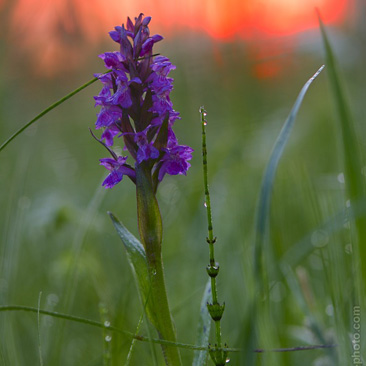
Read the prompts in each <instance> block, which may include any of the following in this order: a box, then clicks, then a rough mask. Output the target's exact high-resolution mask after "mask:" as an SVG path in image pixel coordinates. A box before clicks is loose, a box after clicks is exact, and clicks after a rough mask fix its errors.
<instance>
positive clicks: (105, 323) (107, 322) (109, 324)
mask: <svg viewBox="0 0 366 366" xmlns="http://www.w3.org/2000/svg"><path fill="white" fill-rule="evenodd" d="M104 326H105V327H106V328H108V327H110V326H111V323H110V322H109V321H108V320H106V321H105V322H104Z"/></svg>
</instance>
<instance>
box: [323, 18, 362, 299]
mask: <svg viewBox="0 0 366 366" xmlns="http://www.w3.org/2000/svg"><path fill="white" fill-rule="evenodd" d="M318 18H319V25H320V30H321V34H322V38H323V44H324V49H325V56H326V62H327V65H328V67H327V69H328V76H329V81H330V85H331V89H332V92H333V96H334V101H335V108H336V111H337V115H338V119H339V122H340V127H341V132H342V136H341V138H342V145H343V156H344V177H345V184H346V189H347V195H348V197H347V198H349V199H350V201H351V207H352V208H353V207H354V205H355V204H357V203H358V202H360V201H361V200H363V199H364V198H365V196H366V195H365V179H364V178H363V176H362V163H361V154H360V143H359V141H358V139H357V133H356V130H355V124H354V121H353V118H352V115H351V112H350V109H349V106H348V103H347V101H346V97H345V93H344V87H343V86H342V83H341V80H340V76H339V72H338V70H337V65H336V60H335V58H334V55H333V51H332V48H331V45H330V43H329V40H328V37H327V34H326V31H325V27H324V24H323V22H322V20H321V17H320V14H319V12H318ZM355 226H356V231H357V236H358V238H357V239H358V242H357V241H354V243H352V244H354V245H353V246H354V248H353V250H354V252H355V253H357V254H356V255H355V256H354V257H355V258H358V260H359V263H357V264H355V268H360V267H361V271H360V273H361V274H362V280H363V282H364V283H366V263H365V262H364V263H362V258H366V245H360V243H366V217H365V215H362V216H359V217H356V218H355ZM357 246H358V247H357ZM358 277H359V276H358ZM365 291H366V289H365V288H363V289H362V290H361V292H360V293H365Z"/></svg>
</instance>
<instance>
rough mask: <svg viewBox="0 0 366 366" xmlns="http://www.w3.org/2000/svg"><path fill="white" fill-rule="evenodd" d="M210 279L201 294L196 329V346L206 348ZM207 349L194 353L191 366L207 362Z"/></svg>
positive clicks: (209, 325)
mask: <svg viewBox="0 0 366 366" xmlns="http://www.w3.org/2000/svg"><path fill="white" fill-rule="evenodd" d="M211 297H212V295H211V279H209V280H208V281H207V284H206V288H205V291H204V292H203V296H202V301H201V307H200V317H199V320H198V327H197V342H196V344H197V345H198V346H203V347H205V346H208V338H209V336H210V329H211V317H210V314H209V313H208V310H207V303H208V302H209V301H211ZM207 355H208V349H206V350H201V351H195V352H194V358H193V363H192V366H203V365H206V362H207Z"/></svg>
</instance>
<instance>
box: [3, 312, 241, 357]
mask: <svg viewBox="0 0 366 366" xmlns="http://www.w3.org/2000/svg"><path fill="white" fill-rule="evenodd" d="M3 311H5V312H6V311H25V312H31V313H35V314H37V313H38V312H39V313H40V314H43V315H49V316H51V317H54V318H58V319H65V320H69V321H72V322H76V323H80V324H85V325H89V326H92V327H96V328H106V326H105V324H103V323H102V322H100V321H96V320H91V319H87V318H82V317H79V316H75V315H68V314H63V313H59V312H56V311H48V310H42V309H38V308H34V307H31V306H23V305H0V312H3ZM107 328H108V329H109V330H110V331H112V332H116V333H119V334H123V335H125V336H126V337H129V338H131V339H132V338H133V339H136V340H137V341H140V342H151V343H155V344H160V345H162V344H163V345H167V346H176V347H179V348H182V349H188V350H191V351H197V350H198V351H203V350H205V349H206V347H202V346H197V345H194V344H187V343H180V342H171V341H166V340H165V339H157V338H149V337H146V336H141V335H136V334H134V333H131V332H129V331H127V330H123V329H120V328H117V327H114V326H113V325H110V326H108V327H107ZM225 349H227V350H228V351H229V352H240V351H241V350H240V349H238V348H225Z"/></svg>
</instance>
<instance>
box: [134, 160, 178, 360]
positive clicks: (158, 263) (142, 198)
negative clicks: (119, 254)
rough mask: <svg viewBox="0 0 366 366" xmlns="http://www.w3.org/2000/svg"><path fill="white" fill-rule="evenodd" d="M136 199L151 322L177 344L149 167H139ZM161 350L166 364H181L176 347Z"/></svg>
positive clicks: (161, 336)
mask: <svg viewBox="0 0 366 366" xmlns="http://www.w3.org/2000/svg"><path fill="white" fill-rule="evenodd" d="M136 196H137V216H138V225H139V232H140V237H141V242H142V244H143V245H144V248H145V252H146V258H147V263H148V268H149V277H150V284H151V293H150V294H151V296H150V299H149V301H151V303H152V304H151V305H152V309H153V314H152V319H150V320H151V322H152V323H153V325H154V326H155V328H156V330H157V331H158V333H159V337H160V338H161V339H164V340H167V341H170V342H176V334H175V328H174V324H173V320H172V316H171V313H170V310H169V304H168V297H167V293H166V288H165V280H164V268H163V260H162V253H161V242H162V221H161V215H160V210H159V206H158V202H157V200H156V197H155V194H154V189H153V183H152V179H151V173H150V171H149V167H148V165H147V164H144V163H141V164H138V165H137V166H136ZM162 349H163V353H164V357H165V362H166V364H167V365H172V366H176V365H177V366H179V365H181V364H182V362H181V359H180V353H179V349H178V348H177V347H174V346H166V345H162Z"/></svg>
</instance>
